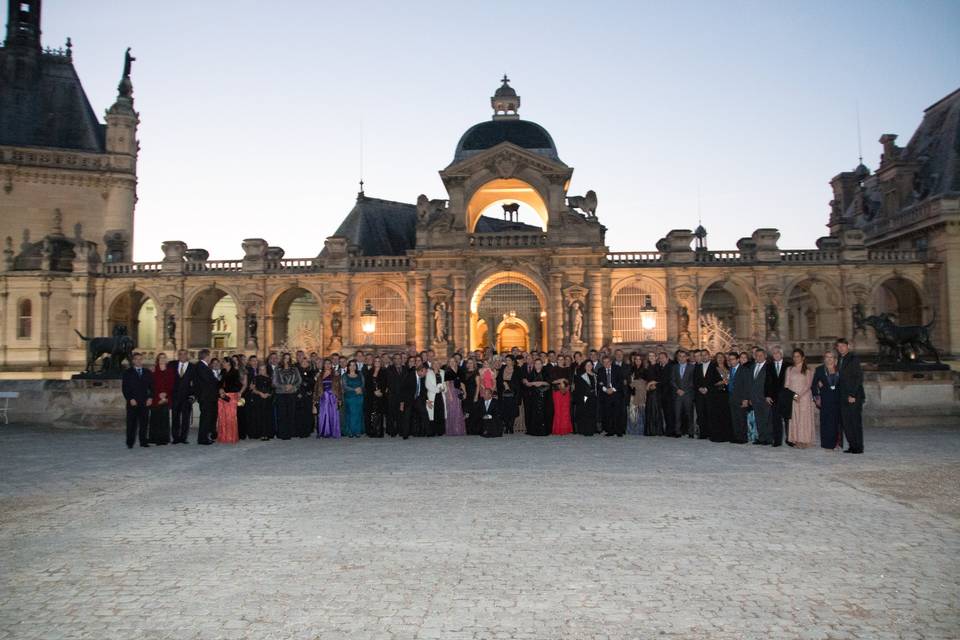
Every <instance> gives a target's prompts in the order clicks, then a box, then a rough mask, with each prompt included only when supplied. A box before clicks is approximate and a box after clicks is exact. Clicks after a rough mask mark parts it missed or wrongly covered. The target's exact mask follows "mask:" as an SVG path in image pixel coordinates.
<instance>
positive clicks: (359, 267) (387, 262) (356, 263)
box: [350, 256, 411, 271]
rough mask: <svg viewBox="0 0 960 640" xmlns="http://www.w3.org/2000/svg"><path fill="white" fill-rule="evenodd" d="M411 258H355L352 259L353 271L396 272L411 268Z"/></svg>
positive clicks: (351, 266) (351, 267)
mask: <svg viewBox="0 0 960 640" xmlns="http://www.w3.org/2000/svg"><path fill="white" fill-rule="evenodd" d="M410 265H411V261H410V258H409V256H355V257H352V258H350V269H351V270H353V271H395V270H407V269H409V268H410Z"/></svg>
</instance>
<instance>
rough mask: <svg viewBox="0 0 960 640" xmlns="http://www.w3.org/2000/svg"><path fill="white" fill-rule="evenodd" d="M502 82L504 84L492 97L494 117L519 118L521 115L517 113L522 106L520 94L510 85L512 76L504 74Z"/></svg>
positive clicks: (500, 118)
mask: <svg viewBox="0 0 960 640" xmlns="http://www.w3.org/2000/svg"><path fill="white" fill-rule="evenodd" d="M500 82H501V83H502V84H501V85H500V86H499V87H498V88H497V90H496V91H494V92H493V97H492V98H490V106H491V107H493V119H494V120H519V119H520V116H519V115H518V114H517V110H518V109H519V108H520V96H518V95H517V92H516V90H514V88H513V87H511V86H510V78H508V77H507V74H503V78H502V79H501V80H500Z"/></svg>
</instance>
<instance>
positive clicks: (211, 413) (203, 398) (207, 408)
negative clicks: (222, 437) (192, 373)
mask: <svg viewBox="0 0 960 640" xmlns="http://www.w3.org/2000/svg"><path fill="white" fill-rule="evenodd" d="M199 356H200V361H199V362H197V371H196V377H195V379H194V388H195V390H196V396H197V403H198V404H199V405H200V428H199V430H198V431H197V444H213V439H212V438H213V434H214V433H216V431H217V401H218V400H219V398H220V380H218V379H217V376H216V374H214V372H213V369H211V368H210V349H201V350H200V353H199Z"/></svg>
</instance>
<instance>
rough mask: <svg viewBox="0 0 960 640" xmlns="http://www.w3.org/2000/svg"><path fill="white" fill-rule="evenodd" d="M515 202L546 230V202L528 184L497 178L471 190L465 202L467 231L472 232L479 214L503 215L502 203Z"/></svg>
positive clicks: (493, 216) (500, 217)
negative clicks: (466, 202) (530, 213)
mask: <svg viewBox="0 0 960 640" xmlns="http://www.w3.org/2000/svg"><path fill="white" fill-rule="evenodd" d="M514 202H515V203H517V204H519V205H520V206H521V209H520V210H519V212H520V213H523V212H527V213H529V212H532V213H534V214H536V216H537V218H539V223H538V224H539V226H540V227H541V228H542V229H543V230H544V231H546V230H547V221H548V220H549V217H550V216H549V213H548V212H547V203H546V202H544V200H543V197H541V195H540V193H539V192H538V191H537V190H536V189H534V188H533V187H532V186H531V185H530V184H528V183H526V182H524V181H522V180H517V179H516V178H509V179H497V180H491V181H490V182H487V183H485V184H484V185H483V186H481V187H480V188H478V189H477V190H476V191H474V192H473V195H472V196H471V197H470V202H469V203H468V204H467V231H468V232H469V233H473V232H474V230H475V229H476V227H477V221H478V220H479V219H480V216H481V215H485V214H486V215H489V216H490V217H491V218H499V219H502V217H503V209H502V205H504V204H511V203H514Z"/></svg>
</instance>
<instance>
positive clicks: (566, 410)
mask: <svg viewBox="0 0 960 640" xmlns="http://www.w3.org/2000/svg"><path fill="white" fill-rule="evenodd" d="M570 374H571V369H570V368H569V367H568V366H567V359H566V356H560V358H559V360H558V361H557V366H555V367H553V369H552V370H551V371H550V384H551V390H552V393H551V395H552V396H553V420H552V427H551V429H550V432H551V433H552V434H553V435H555V436H565V435H569V434H571V433H573V421H572V420H571V418H570V397H571V396H570V378H571V375H570Z"/></svg>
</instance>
